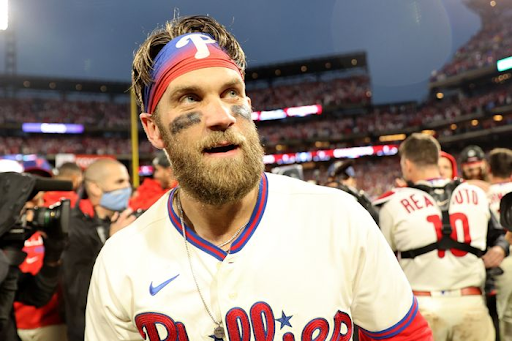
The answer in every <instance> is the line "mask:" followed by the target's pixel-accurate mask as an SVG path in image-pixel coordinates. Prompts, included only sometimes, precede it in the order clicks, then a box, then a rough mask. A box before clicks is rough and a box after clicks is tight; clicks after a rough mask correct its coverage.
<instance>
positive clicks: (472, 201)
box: [400, 188, 478, 213]
mask: <svg viewBox="0 0 512 341" xmlns="http://www.w3.org/2000/svg"><path fill="white" fill-rule="evenodd" d="M431 199H432V198H431V197H429V196H428V195H426V194H423V193H422V194H418V193H413V194H410V195H407V196H406V197H405V198H403V199H402V200H400V203H401V204H402V206H403V207H404V209H405V210H406V211H407V213H413V212H416V211H418V210H421V209H423V208H427V207H432V206H434V202H433V201H432V200H431ZM446 200H450V199H446ZM438 204H440V205H444V204H445V203H438ZM463 204H465V205H475V206H478V193H477V192H476V191H475V190H474V189H469V188H462V189H460V190H458V191H456V192H455V193H454V194H453V201H452V205H454V206H456V205H463Z"/></svg>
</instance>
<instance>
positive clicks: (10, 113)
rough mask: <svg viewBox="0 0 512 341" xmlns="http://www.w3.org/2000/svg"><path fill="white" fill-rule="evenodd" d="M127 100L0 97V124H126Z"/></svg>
mask: <svg viewBox="0 0 512 341" xmlns="http://www.w3.org/2000/svg"><path fill="white" fill-rule="evenodd" d="M129 110H130V107H129V105H128V104H126V103H124V104H119V103H110V102H99V101H65V100H60V99H42V98H0V113H1V115H0V125H4V124H11V123H73V124H83V125H87V126H93V127H102V128H103V129H105V128H123V127H129V125H130V115H129V112H130V111H129Z"/></svg>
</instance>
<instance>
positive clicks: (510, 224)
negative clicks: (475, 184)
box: [500, 192, 512, 232]
mask: <svg viewBox="0 0 512 341" xmlns="http://www.w3.org/2000/svg"><path fill="white" fill-rule="evenodd" d="M500 223H501V225H502V226H503V227H504V228H506V229H507V230H508V231H511V232H512V192H510V193H507V194H505V195H504V196H503V198H501V201H500Z"/></svg>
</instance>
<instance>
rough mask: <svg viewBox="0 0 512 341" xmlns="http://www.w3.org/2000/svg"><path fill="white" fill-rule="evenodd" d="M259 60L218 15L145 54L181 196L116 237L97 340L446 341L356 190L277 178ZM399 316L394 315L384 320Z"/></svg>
mask: <svg viewBox="0 0 512 341" xmlns="http://www.w3.org/2000/svg"><path fill="white" fill-rule="evenodd" d="M244 70H245V55H244V52H243V51H242V49H241V48H240V45H239V43H238V42H237V41H236V40H235V38H234V37H233V36H232V35H231V34H230V33H229V32H227V31H226V29H225V28H224V27H223V26H222V25H220V24H219V23H218V22H216V21H215V20H214V19H212V18H210V17H185V18H178V19H175V20H173V21H172V22H170V23H168V24H167V25H166V26H165V27H164V28H162V29H159V30H157V31H155V32H154V33H153V34H152V35H151V36H150V37H149V38H148V39H147V40H146V42H145V43H143V45H142V46H141V47H140V49H139V50H138V52H137V54H136V55H135V60H134V65H133V83H134V89H135V92H136V95H137V97H138V99H139V104H140V106H141V108H142V110H143V113H142V114H141V115H140V118H141V121H142V124H143V126H144V129H145V132H146V134H147V136H148V139H149V140H150V142H151V143H152V144H153V145H154V146H155V147H156V148H159V149H164V150H165V151H166V153H167V155H168V157H169V161H170V164H171V167H172V169H173V172H174V176H175V177H176V180H177V181H178V183H179V186H178V188H176V189H173V190H172V191H171V192H170V193H169V194H167V195H165V196H164V197H162V198H161V199H160V200H159V201H157V202H156V203H155V204H154V205H153V206H152V207H151V208H150V209H149V210H148V211H146V212H145V213H144V214H143V215H142V216H141V217H140V218H138V219H137V220H136V221H135V223H134V224H132V225H131V226H129V227H128V228H127V229H125V230H122V231H120V232H119V233H118V234H116V235H115V236H114V237H113V238H111V239H109V240H108V241H107V243H106V245H105V247H104V248H103V249H102V251H101V254H100V256H99V257H98V259H97V262H96V265H95V269H94V274H93V278H92V282H91V289H90V291H89V301H88V307H87V323H86V340H88V341H93V340H94V341H96V340H97V341H100V340H140V338H141V336H142V338H143V339H145V340H152V341H153V340H194V341H196V340H210V341H211V340H228V339H229V340H249V339H250V338H251V334H253V335H254V338H255V340H288V341H290V340H294V339H295V338H297V339H301V340H312V339H315V340H326V339H327V337H328V335H330V336H329V337H330V339H331V340H352V337H353V334H354V323H357V324H359V325H360V326H361V328H362V329H361V338H362V340H377V339H379V340H381V339H389V340H432V337H431V332H430V329H429V328H428V326H427V323H426V321H425V320H424V319H423V318H422V316H421V314H420V313H419V312H418V306H417V301H416V299H415V298H414V297H413V295H412V291H411V288H410V286H409V284H408V282H407V280H406V278H405V276H404V274H403V273H402V271H401V270H400V267H399V265H398V263H397V261H396V259H395V258H394V255H393V253H392V252H391V250H390V248H389V247H388V246H387V245H386V241H385V239H384V238H383V236H382V235H381V234H380V232H379V230H378V227H377V226H376V225H375V223H374V221H373V220H372V218H371V217H370V215H369V214H368V213H367V212H366V211H365V210H364V209H363V207H361V205H359V204H358V203H357V202H356V201H355V200H353V199H352V197H351V196H349V195H348V194H346V193H343V192H341V191H338V190H336V189H332V188H325V187H319V186H315V185H311V184H307V183H305V182H303V181H300V180H297V179H292V178H289V177H285V176H279V175H275V174H266V173H264V167H263V148H262V146H261V144H260V142H259V138H258V134H257V131H256V128H255V125H254V123H253V122H252V120H251V113H252V110H251V101H250V99H249V98H248V97H247V96H246V95H245V84H244ZM384 311H385V313H383V312H384Z"/></svg>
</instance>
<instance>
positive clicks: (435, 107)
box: [258, 87, 512, 146]
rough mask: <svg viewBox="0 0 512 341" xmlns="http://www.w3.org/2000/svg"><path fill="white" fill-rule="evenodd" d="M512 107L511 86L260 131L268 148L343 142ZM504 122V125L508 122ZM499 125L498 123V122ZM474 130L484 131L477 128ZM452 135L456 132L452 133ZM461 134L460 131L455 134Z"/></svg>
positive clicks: (270, 125)
mask: <svg viewBox="0 0 512 341" xmlns="http://www.w3.org/2000/svg"><path fill="white" fill-rule="evenodd" d="M511 104H512V95H511V92H510V87H508V88H503V89H501V90H499V91H496V90H494V91H492V92H489V93H485V94H482V95H480V96H476V97H472V98H465V97H464V98H456V97H452V98H446V99H444V100H442V101H437V100H431V101H429V102H427V103H425V104H423V105H422V106H421V107H418V108H416V107H415V106H414V105H406V104H405V105H391V106H382V107H375V108H374V109H373V110H370V111H369V112H368V113H366V114H356V115H352V116H336V117H333V118H325V116H324V117H323V119H309V120H304V121H298V120H294V121H293V122H290V123H287V122H281V123H280V124H268V123H266V124H265V125H260V126H259V127H258V130H259V132H260V135H261V136H262V137H263V142H264V144H265V145H267V146H273V145H277V144H285V143H287V142H290V141H294V140H296V141H299V140H300V141H303V140H322V139H327V138H328V139H329V140H331V141H336V140H340V139H341V138H342V137H346V136H347V135H350V134H360V133H376V132H377V133H378V132H389V131H399V130H401V129H404V128H406V127H418V126H421V127H425V128H426V127H429V126H431V125H432V124H435V123H436V122H440V121H441V122H442V121H446V122H449V121H452V120H453V119H455V118H457V117H462V116H466V115H473V114H481V113H483V112H486V111H489V110H491V109H493V108H495V107H501V106H505V105H511ZM505 122H506V121H504V122H503V123H505ZM497 124H498V123H497ZM474 128H475V129H482V127H480V126H475V127H474ZM452 132H453V131H452ZM455 132H458V131H455Z"/></svg>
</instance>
